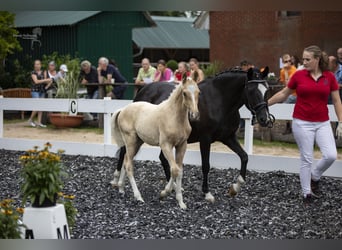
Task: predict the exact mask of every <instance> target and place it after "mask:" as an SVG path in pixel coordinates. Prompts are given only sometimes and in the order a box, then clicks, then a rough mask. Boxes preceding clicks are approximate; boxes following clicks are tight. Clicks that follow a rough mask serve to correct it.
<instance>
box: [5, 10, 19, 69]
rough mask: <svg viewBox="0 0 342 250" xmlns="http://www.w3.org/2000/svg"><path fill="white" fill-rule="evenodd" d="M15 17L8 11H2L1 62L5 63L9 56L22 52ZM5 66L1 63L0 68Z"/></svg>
mask: <svg viewBox="0 0 342 250" xmlns="http://www.w3.org/2000/svg"><path fill="white" fill-rule="evenodd" d="M14 18H15V15H14V14H12V13H10V12H8V11H0V61H1V62H3V61H4V60H5V58H6V56H7V55H8V54H13V53H14V52H15V51H16V50H21V49H22V48H21V46H20V44H19V42H18V40H17V38H16V37H15V35H17V34H18V31H17V30H16V29H15V28H14ZM2 66H3V63H1V66H0V68H1V67H2Z"/></svg>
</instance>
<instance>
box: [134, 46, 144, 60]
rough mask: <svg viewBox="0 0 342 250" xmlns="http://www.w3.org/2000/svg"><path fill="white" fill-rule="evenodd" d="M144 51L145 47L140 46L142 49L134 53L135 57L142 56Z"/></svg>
mask: <svg viewBox="0 0 342 250" xmlns="http://www.w3.org/2000/svg"><path fill="white" fill-rule="evenodd" d="M143 51H144V48H143V47H140V50H139V52H138V53H136V54H134V55H133V58H134V57H138V56H140V55H141V54H142V53H143Z"/></svg>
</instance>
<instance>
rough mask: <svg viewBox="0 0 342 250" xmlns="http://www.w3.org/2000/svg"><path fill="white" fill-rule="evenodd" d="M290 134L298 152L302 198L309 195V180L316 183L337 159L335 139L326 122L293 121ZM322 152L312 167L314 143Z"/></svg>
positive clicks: (328, 123)
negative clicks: (320, 157)
mask: <svg viewBox="0 0 342 250" xmlns="http://www.w3.org/2000/svg"><path fill="white" fill-rule="evenodd" d="M292 133H293V135H294V138H295V140H296V142H297V145H298V148H299V151H300V173H299V177H300V183H301V186H302V192H303V195H304V197H305V196H306V195H307V194H310V193H311V185H310V182H311V178H312V179H313V180H314V181H318V180H319V179H320V178H321V176H322V174H323V173H324V172H325V171H326V170H327V169H328V168H329V167H330V166H331V164H332V163H333V162H334V161H335V160H336V158H337V150H336V143H335V138H334V135H333V131H332V128H331V125H330V121H326V122H308V121H303V120H300V119H295V118H294V119H293V122H292ZM315 141H316V144H317V146H318V147H319V149H320V150H321V152H322V159H320V160H319V161H318V162H317V164H316V165H315V166H313V159H314V157H313V153H314V143H315Z"/></svg>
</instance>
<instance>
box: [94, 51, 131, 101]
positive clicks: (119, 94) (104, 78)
mask: <svg viewBox="0 0 342 250" xmlns="http://www.w3.org/2000/svg"><path fill="white" fill-rule="evenodd" d="M97 72H98V78H99V79H98V80H99V83H112V82H113V81H114V82H116V83H126V82H127V80H126V79H125V77H123V76H122V75H121V73H120V71H119V70H118V69H117V68H116V67H114V66H113V65H111V64H109V60H108V59H107V58H106V57H100V59H99V61H98V67H97ZM112 79H114V80H113V81H112ZM125 89H126V86H115V87H114V88H113V90H112V94H113V95H114V98H116V99H122V98H123V94H124V90H125Z"/></svg>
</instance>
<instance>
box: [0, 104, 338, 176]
mask: <svg viewBox="0 0 342 250" xmlns="http://www.w3.org/2000/svg"><path fill="white" fill-rule="evenodd" d="M131 102H132V101H131V100H110V99H109V100H107V99H103V100H89V99H78V100H77V109H78V112H90V113H103V117H104V141H103V143H84V142H70V141H69V142H67V141H50V142H51V143H52V145H53V148H52V150H57V149H64V150H65V152H66V154H70V155H92V156H110V157H114V156H115V153H116V151H117V146H116V145H114V144H112V136H111V124H110V118H111V115H112V113H114V112H115V111H116V110H117V109H119V108H122V107H124V106H126V105H127V104H129V103H131ZM69 109H70V100H67V99H32V98H0V148H2V149H8V150H20V151H21V150H27V149H29V148H32V147H33V146H36V145H43V144H44V143H45V142H46V141H48V140H49V138H41V140H32V139H23V138H6V137H4V136H3V135H4V132H3V131H4V124H3V117H4V116H3V112H4V110H17V111H30V110H40V111H49V112H69ZM292 111H293V104H276V105H274V106H272V107H270V112H271V113H272V114H273V115H274V116H275V117H276V119H277V120H292ZM240 114H241V118H243V119H245V121H246V123H245V126H246V127H245V136H244V148H245V150H246V152H247V153H248V154H249V163H248V169H254V170H260V171H270V170H284V171H286V172H292V173H298V172H299V167H298V166H299V159H298V157H284V156H269V155H253V126H251V118H252V117H251V113H250V111H249V110H248V109H246V108H245V106H243V107H242V108H241V109H240ZM329 115H330V118H331V120H332V121H337V117H336V115H335V112H334V109H333V107H332V106H331V105H329ZM159 151H160V150H159V148H157V147H143V148H142V149H141V150H140V152H139V153H138V154H137V156H136V159H137V160H155V161H159V159H158V156H159ZM227 162H228V163H229V164H227ZM184 163H187V164H195V165H201V157H200V154H199V152H198V151H197V150H187V152H186V155H185V159H184ZM210 163H211V165H212V166H214V167H219V168H226V167H233V168H239V167H240V160H239V158H238V156H237V155H236V154H234V153H227V152H211V157H210ZM326 175H329V176H336V177H342V161H339V160H337V161H335V162H334V164H333V166H332V167H330V168H329V170H328V171H327V172H326Z"/></svg>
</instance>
